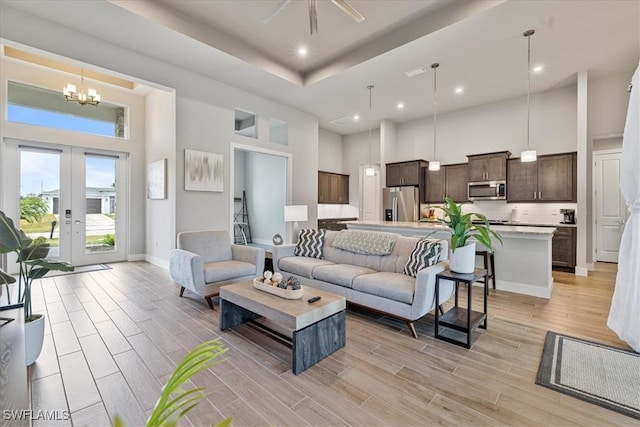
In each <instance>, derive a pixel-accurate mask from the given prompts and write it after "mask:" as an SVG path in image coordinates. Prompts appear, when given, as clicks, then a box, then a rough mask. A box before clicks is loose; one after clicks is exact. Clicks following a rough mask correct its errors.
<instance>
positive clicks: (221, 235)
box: [169, 230, 264, 310]
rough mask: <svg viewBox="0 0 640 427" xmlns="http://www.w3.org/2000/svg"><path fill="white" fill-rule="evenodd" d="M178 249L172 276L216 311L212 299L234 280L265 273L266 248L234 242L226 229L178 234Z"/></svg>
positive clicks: (171, 264)
mask: <svg viewBox="0 0 640 427" xmlns="http://www.w3.org/2000/svg"><path fill="white" fill-rule="evenodd" d="M177 247H178V249H173V250H172V251H171V253H170V255H169V272H170V273H171V278H172V279H173V280H174V281H175V282H176V283H177V284H179V285H180V286H181V288H180V296H182V294H183V293H184V290H185V289H189V290H190V291H192V292H194V293H196V294H197V295H199V296H201V297H204V299H205V300H206V301H207V303H208V304H209V307H210V308H211V309H212V310H213V302H212V301H211V298H212V297H214V296H216V295H218V294H219V293H220V287H221V286H223V285H226V284H229V283H231V282H235V281H238V280H243V279H251V278H254V277H257V276H262V273H263V270H264V249H260V248H256V247H252V246H242V245H232V244H231V239H230V238H229V233H228V232H227V231H224V230H207V231H183V232H181V233H178V241H177Z"/></svg>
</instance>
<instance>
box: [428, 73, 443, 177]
mask: <svg viewBox="0 0 640 427" xmlns="http://www.w3.org/2000/svg"><path fill="white" fill-rule="evenodd" d="M439 66H440V64H438V63H437V62H435V63H433V64H431V68H433V160H431V161H429V170H430V171H439V170H440V162H439V161H437V160H436V127H437V124H438V103H437V99H438V86H437V83H438V77H437V74H438V67H439Z"/></svg>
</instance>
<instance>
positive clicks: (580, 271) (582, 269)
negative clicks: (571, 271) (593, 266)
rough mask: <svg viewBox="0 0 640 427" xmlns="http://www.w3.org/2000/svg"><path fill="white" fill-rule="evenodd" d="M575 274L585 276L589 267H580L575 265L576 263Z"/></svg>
mask: <svg viewBox="0 0 640 427" xmlns="http://www.w3.org/2000/svg"><path fill="white" fill-rule="evenodd" d="M575 275H576V276H584V277H587V276H588V275H589V268H588V267H582V266H580V267H579V266H577V265H576V272H575Z"/></svg>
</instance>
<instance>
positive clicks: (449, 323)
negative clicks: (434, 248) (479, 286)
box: [435, 268, 489, 348]
mask: <svg viewBox="0 0 640 427" xmlns="http://www.w3.org/2000/svg"><path fill="white" fill-rule="evenodd" d="M482 278H484V292H483V293H482V299H483V305H484V310H483V312H478V311H473V310H472V308H471V288H473V283H474V282H478V281H480V280H481V279H482ZM440 279H445V280H450V281H452V282H454V283H455V287H456V288H455V292H456V293H455V305H454V307H453V308H451V309H450V310H449V311H447V312H446V313H443V314H442V315H440V313H439V312H438V310H436V311H435V313H436V314H435V337H436V338H438V339H441V340H443V341H447V342H450V343H452V344H456V345H459V346H462V347H466V348H471V336H472V332H473V330H474V329H475V328H476V326H477V327H480V328H482V329H487V293H488V292H489V282H488V280H487V270H485V269H482V268H476V269H475V270H474V271H473V273H470V274H460V273H454V272H453V271H451V270H449V269H446V270H444V271H443V272H441V273H438V274H436V307H439V306H440V298H439V296H440ZM460 283H466V284H467V308H462V307H459V306H458V287H459V285H460ZM441 327H444V328H449V329H453V330H456V331H459V332H462V333H463V334H464V335H465V336H466V337H465V338H466V339H465V340H459V339H456V338H455V337H453V336H447V335H448V334H447V335H443V333H441V331H440V328H441ZM443 332H445V331H443Z"/></svg>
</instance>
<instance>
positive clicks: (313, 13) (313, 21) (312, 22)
mask: <svg viewBox="0 0 640 427" xmlns="http://www.w3.org/2000/svg"><path fill="white" fill-rule="evenodd" d="M309 30H310V31H311V35H313V33H314V32H315V33H316V34H318V8H317V2H316V0H309Z"/></svg>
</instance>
